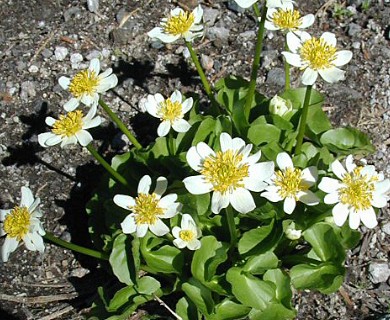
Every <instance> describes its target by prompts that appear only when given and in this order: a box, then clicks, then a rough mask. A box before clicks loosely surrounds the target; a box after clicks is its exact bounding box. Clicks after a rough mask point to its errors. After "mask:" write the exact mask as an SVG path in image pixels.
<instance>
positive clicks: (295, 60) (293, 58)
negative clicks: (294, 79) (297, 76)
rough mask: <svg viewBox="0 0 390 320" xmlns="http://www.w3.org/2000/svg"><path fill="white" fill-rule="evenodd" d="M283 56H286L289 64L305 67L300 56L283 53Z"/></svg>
mask: <svg viewBox="0 0 390 320" xmlns="http://www.w3.org/2000/svg"><path fill="white" fill-rule="evenodd" d="M282 55H283V56H284V58H285V59H286V61H287V63H288V64H290V65H292V66H294V67H298V68H302V67H303V65H304V64H303V61H302V59H301V56H300V55H299V54H296V53H291V52H287V51H283V52H282Z"/></svg>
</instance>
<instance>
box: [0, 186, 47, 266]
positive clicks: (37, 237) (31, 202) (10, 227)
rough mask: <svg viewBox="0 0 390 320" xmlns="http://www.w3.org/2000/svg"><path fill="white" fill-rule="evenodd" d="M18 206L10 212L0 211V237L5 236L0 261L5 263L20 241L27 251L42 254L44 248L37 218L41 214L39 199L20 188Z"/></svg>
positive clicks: (41, 229)
mask: <svg viewBox="0 0 390 320" xmlns="http://www.w3.org/2000/svg"><path fill="white" fill-rule="evenodd" d="M21 191H22V197H21V200H20V205H19V206H16V207H14V208H13V209H12V210H0V236H1V237H3V236H6V238H5V240H4V244H3V246H2V247H1V259H0V260H2V261H3V262H7V261H8V258H9V255H10V253H11V252H14V251H15V250H16V248H17V247H18V245H19V242H20V241H23V242H24V245H25V246H26V248H27V249H28V250H31V251H39V252H41V253H42V252H43V251H44V250H45V246H44V243H43V239H42V236H43V235H45V231H44V230H43V227H42V224H41V222H40V221H39V218H40V217H42V213H41V211H40V210H39V208H38V206H39V203H40V199H39V198H36V199H34V196H33V194H32V192H31V190H30V189H29V188H27V187H22V190H21Z"/></svg>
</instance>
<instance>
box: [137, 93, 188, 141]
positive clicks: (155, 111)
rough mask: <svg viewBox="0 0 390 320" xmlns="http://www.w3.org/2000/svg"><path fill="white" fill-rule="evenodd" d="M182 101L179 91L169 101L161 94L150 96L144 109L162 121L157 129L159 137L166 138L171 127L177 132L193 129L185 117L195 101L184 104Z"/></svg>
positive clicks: (186, 101)
mask: <svg viewBox="0 0 390 320" xmlns="http://www.w3.org/2000/svg"><path fill="white" fill-rule="evenodd" d="M182 99H183V98H182V95H181V93H180V92H179V91H177V90H175V91H174V92H173V93H172V95H171V97H170V98H168V99H164V97H163V96H162V95H161V94H159V93H157V94H155V95H151V94H150V95H148V97H147V100H146V102H145V103H144V107H145V109H146V111H147V112H148V113H150V114H151V115H152V116H153V117H156V118H159V119H160V120H161V123H160V125H159V126H158V129H157V134H158V136H159V137H163V136H166V135H167V134H168V132H169V130H170V129H171V127H172V128H173V130H175V131H176V132H187V131H188V130H189V129H190V128H191V125H190V124H189V123H188V122H187V121H186V120H184V119H183V117H184V114H185V113H186V112H188V111H189V110H190V109H191V108H192V104H193V99H192V98H188V99H186V100H184V101H183V102H182Z"/></svg>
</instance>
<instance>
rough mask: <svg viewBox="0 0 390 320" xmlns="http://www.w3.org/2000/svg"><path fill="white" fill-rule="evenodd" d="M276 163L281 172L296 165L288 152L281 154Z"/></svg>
mask: <svg viewBox="0 0 390 320" xmlns="http://www.w3.org/2000/svg"><path fill="white" fill-rule="evenodd" d="M276 163H277V164H278V167H279V169H280V170H286V169H287V168H291V169H292V168H294V164H293V162H292V160H291V157H290V156H289V155H288V153H286V152H281V153H279V154H278V155H277V157H276Z"/></svg>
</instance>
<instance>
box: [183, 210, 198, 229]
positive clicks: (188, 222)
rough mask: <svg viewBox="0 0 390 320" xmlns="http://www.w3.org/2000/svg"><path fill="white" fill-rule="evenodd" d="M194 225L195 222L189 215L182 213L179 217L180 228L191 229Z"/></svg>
mask: <svg viewBox="0 0 390 320" xmlns="http://www.w3.org/2000/svg"><path fill="white" fill-rule="evenodd" d="M194 227H195V222H194V219H192V217H191V215H189V214H183V217H182V218H181V228H182V229H184V230H192V229H193V228H194Z"/></svg>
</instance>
